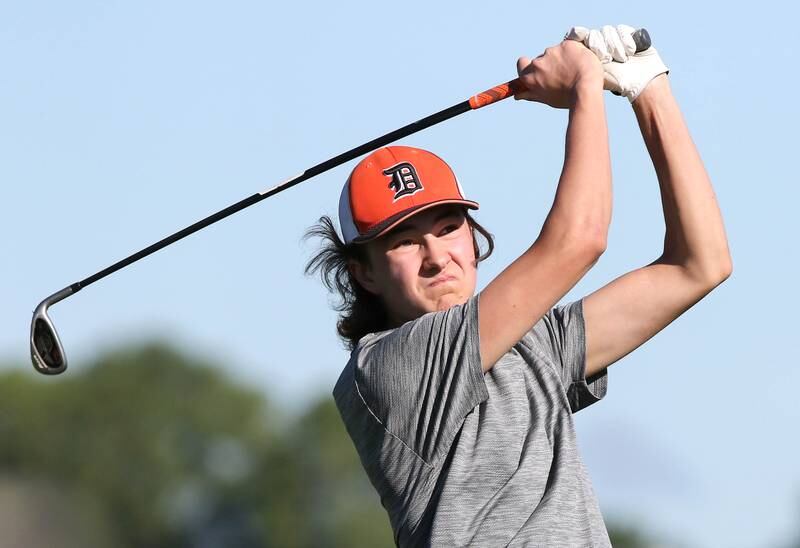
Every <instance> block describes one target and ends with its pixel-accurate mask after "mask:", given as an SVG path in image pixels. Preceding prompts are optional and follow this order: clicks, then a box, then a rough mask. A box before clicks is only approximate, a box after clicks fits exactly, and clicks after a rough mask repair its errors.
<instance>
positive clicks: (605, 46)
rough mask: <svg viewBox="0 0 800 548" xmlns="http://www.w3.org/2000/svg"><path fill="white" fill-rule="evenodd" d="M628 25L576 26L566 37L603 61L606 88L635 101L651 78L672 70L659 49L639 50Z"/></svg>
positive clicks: (631, 28) (633, 30) (632, 30)
mask: <svg viewBox="0 0 800 548" xmlns="http://www.w3.org/2000/svg"><path fill="white" fill-rule="evenodd" d="M635 31H636V29H634V28H633V27H629V26H628V25H617V26H616V27H612V26H611V25H605V26H604V27H603V28H602V29H601V30H596V29H591V30H590V29H587V28H586V27H572V28H571V29H570V30H569V32H568V33H567V35H566V36H565V37H564V38H565V39H566V40H577V41H578V42H583V44H584V45H585V46H586V47H587V48H589V49H590V50H592V51H593V52H594V54H595V55H597V58H598V59H600V62H601V63H602V64H603V72H604V75H603V83H604V85H603V87H604V88H605V89H607V90H610V91H611V92H612V93H615V94H617V95H624V96H625V97H627V98H628V100H629V101H630V102H631V103H633V102H634V101H635V100H636V98H637V97H638V96H639V94H640V93H641V92H642V91H643V90H644V88H645V87H647V84H649V83H650V81H651V80H652V79H653V78H655V77H656V76H658V75H659V74H663V73H665V72H666V73H669V69H668V68H667V66H666V65H664V63H663V62H662V61H661V57H660V56H659V55H658V51H656V48H654V47H653V46H650V47H649V48H647V49H646V50H644V51H641V52H639V53H636V44H635V43H634V41H633V33H634V32H635Z"/></svg>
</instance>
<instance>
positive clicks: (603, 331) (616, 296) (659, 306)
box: [583, 262, 721, 377]
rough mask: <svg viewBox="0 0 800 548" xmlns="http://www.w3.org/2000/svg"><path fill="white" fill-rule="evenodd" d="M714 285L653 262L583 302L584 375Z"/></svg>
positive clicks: (665, 322) (611, 360) (627, 350)
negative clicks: (584, 331)
mask: <svg viewBox="0 0 800 548" xmlns="http://www.w3.org/2000/svg"><path fill="white" fill-rule="evenodd" d="M719 283H721V281H717V282H716V283H712V282H709V281H707V280H703V279H699V278H697V277H696V276H694V275H692V272H691V271H690V270H689V269H687V268H685V267H683V266H681V265H676V264H666V263H660V262H655V263H653V264H650V265H648V266H645V267H643V268H639V269H637V270H634V271H632V272H629V273H627V274H625V275H623V276H620V277H619V278H617V279H616V280H614V281H612V282H611V283H609V284H608V285H606V286H604V287H602V288H600V289H598V290H597V291H595V292H594V293H591V294H590V295H588V296H586V297H584V300H583V316H584V321H585V326H586V376H587V377H589V376H592V375H594V374H596V373H598V372H600V371H601V370H603V369H604V368H606V367H608V366H609V365H611V364H612V363H614V362H616V361H617V360H619V359H620V358H622V357H624V356H626V355H627V354H629V353H630V352H632V351H633V350H635V349H636V348H638V347H639V346H641V345H642V344H644V343H645V342H646V341H647V340H649V339H650V338H651V337H653V336H654V335H655V334H656V333H658V332H659V331H661V330H662V329H663V328H664V327H666V326H667V325H669V324H670V323H672V321H674V320H675V319H676V318H677V317H678V316H680V315H681V314H683V313H684V312H685V311H686V310H688V309H689V308H691V307H692V306H693V305H694V304H695V303H697V302H698V301H699V300H700V299H702V298H703V297H704V296H706V295H707V294H708V293H710V292H711V290H712V289H714V287H715V286H716V285H718V284H719Z"/></svg>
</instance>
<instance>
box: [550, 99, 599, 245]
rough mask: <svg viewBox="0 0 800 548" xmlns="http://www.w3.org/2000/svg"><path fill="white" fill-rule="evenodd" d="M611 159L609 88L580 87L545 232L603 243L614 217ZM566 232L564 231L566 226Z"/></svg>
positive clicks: (573, 105)
mask: <svg viewBox="0 0 800 548" xmlns="http://www.w3.org/2000/svg"><path fill="white" fill-rule="evenodd" d="M611 202H612V199H611V161H610V158H609V150H608V129H607V125H606V114H605V105H604V103H603V89H602V83H600V84H595V83H592V84H587V85H585V86H581V87H580V88H578V89H576V90H575V95H574V97H573V103H572V106H571V108H570V112H569V125H568V126H567V133H566V146H565V154H564V167H563V169H562V172H561V177H560V179H559V183H558V189H557V190H556V196H555V200H554V203H553V206H552V208H551V210H550V214H549V215H548V217H547V219H546V221H545V223H544V226H543V228H542V235H545V234H547V233H548V232H549V231H556V230H557V231H565V232H568V234H567V237H569V238H575V239H577V240H579V241H584V242H586V241H588V242H591V243H593V244H596V245H598V246H600V247H602V248H604V247H605V244H606V241H607V238H608V227H609V224H610V223H611ZM561 233H562V234H563V232H561Z"/></svg>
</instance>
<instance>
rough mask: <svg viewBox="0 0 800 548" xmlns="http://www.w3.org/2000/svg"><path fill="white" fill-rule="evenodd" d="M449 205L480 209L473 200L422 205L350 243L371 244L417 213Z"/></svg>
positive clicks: (380, 224)
mask: <svg viewBox="0 0 800 548" xmlns="http://www.w3.org/2000/svg"><path fill="white" fill-rule="evenodd" d="M447 204H458V205H463V206H466V207H468V208H469V209H478V202H473V201H472V200H453V199H449V200H439V201H437V202H430V203H427V204H422V205H418V206H414V207H410V208H408V209H404V210H403V211H401V212H400V213H395V214H394V215H392V216H391V217H389V218H388V219H386V220H385V221H383V222H381V223H379V224H377V225H375V226H373V227H372V228H371V229H369V230H368V231H367V232H365V233H364V234H361V235H360V236H357V237H355V238H353V240H352V241H351V242H350V243H353V244H363V243H366V242H369V241H370V240H374V239H375V238H379V237H381V236H383V235H384V234H386V233H387V232H389V231H390V230H392V229H393V228H394V227H396V226H397V225H399V224H400V223H402V222H403V221H405V220H406V219H408V218H409V217H411V216H413V215H416V214H417V213H421V212H423V211H425V210H426V209H430V208H432V207H436V206H440V205H447Z"/></svg>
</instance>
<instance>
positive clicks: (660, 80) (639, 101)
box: [632, 73, 672, 109]
mask: <svg viewBox="0 0 800 548" xmlns="http://www.w3.org/2000/svg"><path fill="white" fill-rule="evenodd" d="M671 96H672V90H671V89H670V87H669V80H668V79H667V74H666V73H663V74H659V75H658V76H656V77H655V78H653V79H652V80H650V82H648V84H647V85H646V86H645V88H644V89H643V90H642V92H641V93H640V94H639V96H638V97H636V99H635V100H634V101H633V103H632V105H633V108H634V109H648V108H652V107H654V106H655V105H657V104H658V103H660V102H663V101H664V100H667V99H669V98H670V97H671Z"/></svg>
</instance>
